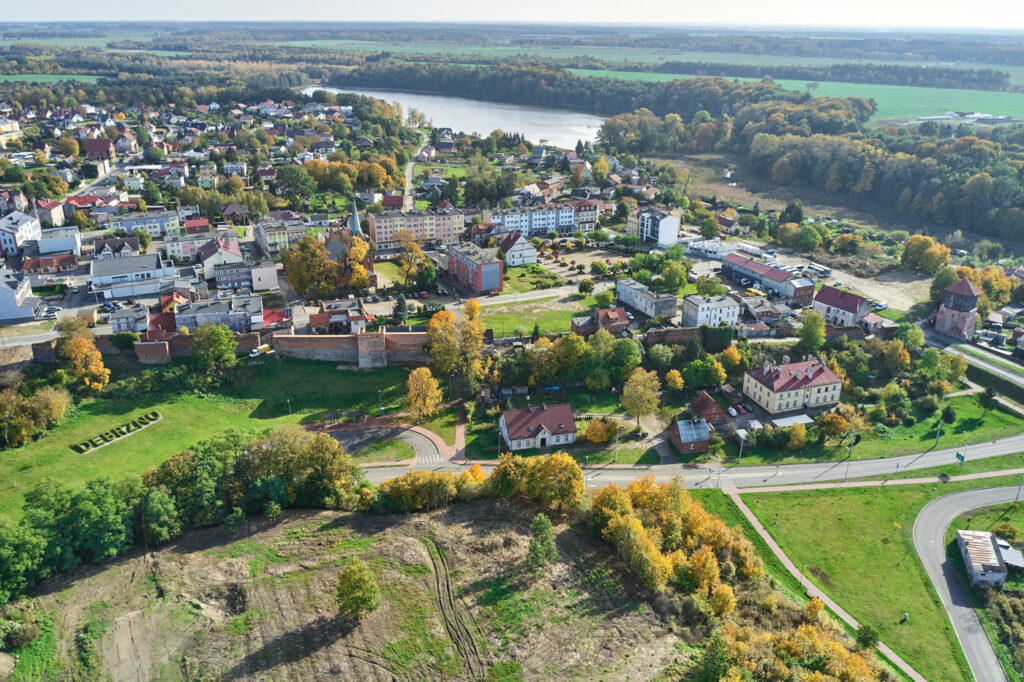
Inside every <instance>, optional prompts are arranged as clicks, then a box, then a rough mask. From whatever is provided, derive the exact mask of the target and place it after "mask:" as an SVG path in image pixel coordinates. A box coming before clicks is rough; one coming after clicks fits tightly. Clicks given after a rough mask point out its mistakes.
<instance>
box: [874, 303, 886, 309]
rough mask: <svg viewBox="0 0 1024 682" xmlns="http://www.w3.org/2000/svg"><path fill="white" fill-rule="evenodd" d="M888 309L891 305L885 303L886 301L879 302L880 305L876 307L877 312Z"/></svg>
mask: <svg viewBox="0 0 1024 682" xmlns="http://www.w3.org/2000/svg"><path fill="white" fill-rule="evenodd" d="M888 307H889V304H888V303H887V302H885V301H879V302H878V303H877V304H876V305H875V310H885V309H886V308H888Z"/></svg>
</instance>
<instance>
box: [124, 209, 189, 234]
mask: <svg viewBox="0 0 1024 682" xmlns="http://www.w3.org/2000/svg"><path fill="white" fill-rule="evenodd" d="M108 226H109V229H111V230H124V232H125V233H127V234H129V235H130V234H131V233H132V232H135V230H145V231H146V232H149V236H150V237H152V238H153V239H160V238H162V237H164V236H165V235H175V234H178V233H179V232H181V221H180V220H178V212H177V211H152V212H147V213H129V214H127V215H119V216H114V217H112V218H111V219H110V222H109V223H108Z"/></svg>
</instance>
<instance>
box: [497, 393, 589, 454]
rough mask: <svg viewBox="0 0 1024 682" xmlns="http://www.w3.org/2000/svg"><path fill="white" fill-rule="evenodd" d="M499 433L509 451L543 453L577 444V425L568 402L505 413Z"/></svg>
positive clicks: (499, 422)
mask: <svg viewBox="0 0 1024 682" xmlns="http://www.w3.org/2000/svg"><path fill="white" fill-rule="evenodd" d="M498 430H499V431H500V433H501V437H502V438H503V439H504V441H505V445H506V446H507V447H508V448H509V449H510V450H544V449H547V448H559V447H563V446H565V445H571V444H572V443H575V442H576V422H575V420H574V419H573V413H572V406H571V405H569V403H560V404H558V405H549V406H544V407H527V408H525V409H522V410H506V411H504V412H502V413H501V417H500V418H499V420H498Z"/></svg>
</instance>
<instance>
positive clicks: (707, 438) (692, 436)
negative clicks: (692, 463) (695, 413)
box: [668, 419, 711, 455]
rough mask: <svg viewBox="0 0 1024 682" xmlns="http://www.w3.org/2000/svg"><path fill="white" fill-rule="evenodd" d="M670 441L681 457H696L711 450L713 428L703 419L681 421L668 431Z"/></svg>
mask: <svg viewBox="0 0 1024 682" xmlns="http://www.w3.org/2000/svg"><path fill="white" fill-rule="evenodd" d="M668 439H669V440H670V441H672V445H674V446H675V448H676V450H677V451H678V452H679V454H681V455H691V454H693V455H696V454H700V453H702V452H707V451H708V450H710V449H711V428H710V427H709V426H708V423H707V422H706V421H705V420H703V419H681V420H679V421H677V422H675V423H673V424H672V426H671V427H670V428H669V430H668Z"/></svg>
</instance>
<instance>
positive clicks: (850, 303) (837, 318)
mask: <svg viewBox="0 0 1024 682" xmlns="http://www.w3.org/2000/svg"><path fill="white" fill-rule="evenodd" d="M811 307H812V308H813V309H814V311H815V312H817V313H820V314H821V316H822V317H824V318H825V322H827V323H829V324H834V325H837V326H841V327H851V326H853V325H855V324H858V323H859V322H860V321H861V318H863V317H864V316H865V315H867V314H868V313H869V312H871V306H869V305H868V299H866V298H864V297H863V296H858V295H857V294H854V293H852V292H849V291H843V290H842V289H837V288H835V287H833V286H829V285H828V284H826V285H824V286H823V287H821V289H819V290H818V293H817V294H815V295H814V303H812V304H811Z"/></svg>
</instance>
